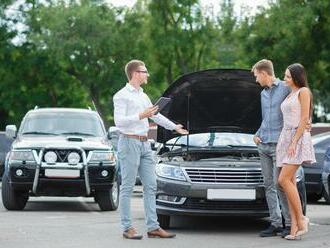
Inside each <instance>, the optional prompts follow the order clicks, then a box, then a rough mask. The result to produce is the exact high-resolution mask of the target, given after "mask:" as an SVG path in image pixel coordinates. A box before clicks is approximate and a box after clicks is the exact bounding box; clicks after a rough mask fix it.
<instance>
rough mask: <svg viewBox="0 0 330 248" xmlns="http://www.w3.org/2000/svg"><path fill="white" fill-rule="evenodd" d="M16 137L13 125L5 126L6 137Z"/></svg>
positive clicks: (15, 128)
mask: <svg viewBox="0 0 330 248" xmlns="http://www.w3.org/2000/svg"><path fill="white" fill-rule="evenodd" d="M16 135H17V127H16V126H15V125H7V126H6V136H7V137H8V138H12V139H15V138H16Z"/></svg>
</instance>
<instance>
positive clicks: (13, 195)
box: [1, 173, 29, 210]
mask: <svg viewBox="0 0 330 248" xmlns="http://www.w3.org/2000/svg"><path fill="white" fill-rule="evenodd" d="M1 192H2V202H3V205H4V206H5V208H6V209H8V210H23V209H24V207H25V205H26V202H27V201H28V199H29V195H28V193H27V192H21V191H15V190H14V189H13V188H12V186H11V185H10V183H9V178H8V175H7V173H5V174H4V175H3V178H2V190H1Z"/></svg>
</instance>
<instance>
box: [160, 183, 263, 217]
mask: <svg viewBox="0 0 330 248" xmlns="http://www.w3.org/2000/svg"><path fill="white" fill-rule="evenodd" d="M208 189H238V190H240V189H242V190H245V189H252V190H255V192H256V195H255V199H254V200H238V199H235V200H224V199H223V200H209V199H207V190H208ZM163 196H169V199H171V200H165V201H164V200H163V199H162V197H163ZM156 199H157V200H156V207H157V213H158V214H162V215H194V216H228V215H230V216H258V217H265V216H268V215H269V212H268V207H267V202H266V199H265V192H264V187H263V186H262V184H259V185H244V184H243V185H223V184H221V185H220V184H200V183H198V184H196V183H189V182H181V181H175V180H169V179H164V178H160V177H158V178H157V194H156Z"/></svg>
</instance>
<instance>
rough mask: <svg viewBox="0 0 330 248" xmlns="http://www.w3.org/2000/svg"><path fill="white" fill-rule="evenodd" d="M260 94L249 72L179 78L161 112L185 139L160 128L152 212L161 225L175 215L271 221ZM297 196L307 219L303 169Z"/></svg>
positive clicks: (216, 71) (205, 73)
mask: <svg viewBox="0 0 330 248" xmlns="http://www.w3.org/2000/svg"><path fill="white" fill-rule="evenodd" d="M260 91H261V87H260V86H259V85H258V84H257V83H256V82H255V78H254V77H253V75H252V74H251V72H250V71H247V70H229V69H228V70H221V69H214V70H206V71H200V72H195V73H191V74H187V75H184V76H182V77H180V78H179V79H177V80H176V81H175V82H174V83H172V84H171V85H170V86H169V88H168V89H167V90H166V91H165V93H164V94H163V96H165V97H170V98H171V99H172V102H171V105H170V106H169V107H168V108H167V109H165V110H164V111H163V112H162V113H163V114H164V115H166V116H167V117H169V119H171V120H174V121H176V122H178V123H181V124H183V125H184V126H185V127H186V128H187V129H188V130H189V135H187V136H183V137H182V136H181V137H180V136H179V135H178V134H177V133H173V132H170V131H168V130H165V129H164V128H161V127H158V133H157V141H158V142H160V143H162V144H163V145H162V148H160V150H159V157H158V163H157V165H156V174H157V186H158V187H157V194H156V206H157V214H158V218H159V221H160V224H161V226H163V227H168V226H169V225H170V218H171V216H173V215H192V216H203V215H209V216H221V215H222V216H256V217H264V216H268V215H269V211H268V207H267V203H266V198H265V190H264V185H263V177H262V173H261V165H260V158H259V154H258V150H257V147H256V145H255V144H254V143H253V134H254V133H255V132H256V130H257V128H258V127H259V126H260V123H261V106H260ZM297 183H298V189H299V193H300V196H301V203H302V207H303V211H304V212H306V191H305V185H304V173H303V169H302V167H301V169H299V171H298V172H297Z"/></svg>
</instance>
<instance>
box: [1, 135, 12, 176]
mask: <svg viewBox="0 0 330 248" xmlns="http://www.w3.org/2000/svg"><path fill="white" fill-rule="evenodd" d="M12 142H13V139H10V138H8V137H7V136H6V133H5V132H0V178H1V177H2V175H3V172H4V169H5V160H6V156H7V153H8V152H9V150H10V146H11V143H12Z"/></svg>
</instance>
